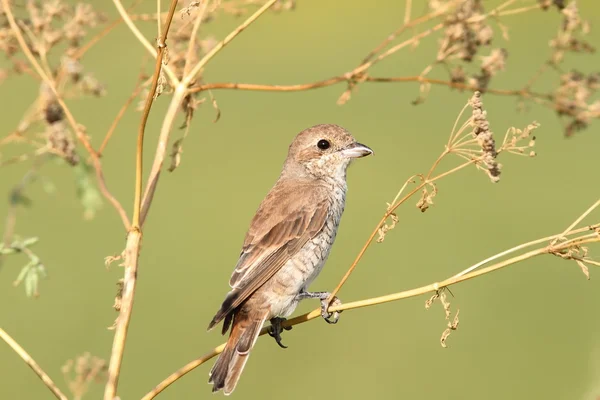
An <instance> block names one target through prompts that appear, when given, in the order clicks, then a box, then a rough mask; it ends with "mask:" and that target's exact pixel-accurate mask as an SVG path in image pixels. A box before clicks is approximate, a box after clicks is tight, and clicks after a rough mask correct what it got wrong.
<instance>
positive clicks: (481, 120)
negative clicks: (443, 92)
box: [469, 92, 500, 182]
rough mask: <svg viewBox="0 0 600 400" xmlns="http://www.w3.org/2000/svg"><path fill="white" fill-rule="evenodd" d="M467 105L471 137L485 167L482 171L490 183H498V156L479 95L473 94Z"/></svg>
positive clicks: (477, 93)
mask: <svg viewBox="0 0 600 400" xmlns="http://www.w3.org/2000/svg"><path fill="white" fill-rule="evenodd" d="M469 103H470V105H471V108H472V109H473V114H472V117H471V126H472V127H473V132H472V135H473V137H475V138H476V139H477V143H479V146H480V147H481V150H482V153H483V154H482V157H481V163H482V164H483V166H484V167H485V168H484V169H485V170H486V172H487V174H488V176H489V177H490V179H491V180H492V182H498V181H499V180H500V165H499V164H498V162H497V161H496V157H497V155H498V153H497V152H496V142H495V140H494V136H493V134H492V131H491V130H490V122H489V121H488V119H487V112H486V111H485V110H484V109H483V102H482V100H481V93H480V92H475V93H473V96H472V97H471V100H470V101H469Z"/></svg>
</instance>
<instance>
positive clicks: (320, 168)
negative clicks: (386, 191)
mask: <svg viewBox="0 0 600 400" xmlns="http://www.w3.org/2000/svg"><path fill="white" fill-rule="evenodd" d="M371 154H373V150H371V149H370V148H369V147H367V146H365V145H364V144H361V143H358V142H357V141H356V140H355V139H354V137H353V136H352V135H351V134H350V132H348V131H347V130H345V129H344V128H342V127H341V126H338V125H333V124H322V125H315V126H313V127H311V128H308V129H305V130H303V131H302V132H300V133H299V134H298V135H297V136H296V138H295V139H294V141H293V142H292V144H291V145H290V148H289V151H288V157H287V159H286V162H285V166H284V172H288V173H296V174H309V175H311V176H313V177H316V178H321V179H334V180H338V179H345V178H346V169H347V168H348V166H349V165H350V163H351V162H352V161H353V160H354V159H356V158H361V157H365V156H368V155H371Z"/></svg>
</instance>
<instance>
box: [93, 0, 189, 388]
mask: <svg viewBox="0 0 600 400" xmlns="http://www.w3.org/2000/svg"><path fill="white" fill-rule="evenodd" d="M176 7H177V0H171V6H170V8H169V14H168V15H167V20H166V21H165V27H164V29H163V33H162V36H161V37H160V39H159V42H158V44H157V47H158V51H157V57H156V66H155V70H154V75H153V77H152V83H151V88H150V91H149V92H148V97H147V99H146V104H145V106H144V111H143V114H142V121H141V123H140V128H139V132H138V140H137V149H136V170H135V195H134V205H133V218H132V226H131V229H130V230H129V233H128V235H127V245H126V247H125V273H124V278H123V281H124V284H123V293H122V304H121V309H120V311H119V316H118V318H117V326H116V329H115V337H114V339H113V346H112V351H111V356H110V362H109V366H108V381H107V383H106V387H105V390H104V400H113V399H114V398H115V397H116V395H117V386H118V383H119V376H120V373H121V364H122V361H123V353H124V351H125V342H126V339H127V331H128V329H129V322H130V321H131V314H132V312H133V299H134V296H135V288H136V284H137V270H138V265H139V253H140V244H141V240H142V231H141V227H140V208H141V202H142V201H141V199H142V167H143V164H142V156H143V145H144V132H145V129H146V122H147V120H148V115H149V114H150V109H151V107H152V103H153V101H154V94H155V92H156V88H157V86H158V78H159V76H160V71H161V67H162V58H163V54H164V51H165V48H166V43H165V42H166V40H167V34H168V32H169V28H170V26H171V21H172V19H173V14H174V13H175V8H176Z"/></svg>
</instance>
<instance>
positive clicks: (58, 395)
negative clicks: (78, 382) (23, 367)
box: [0, 328, 67, 400]
mask: <svg viewBox="0 0 600 400" xmlns="http://www.w3.org/2000/svg"><path fill="white" fill-rule="evenodd" d="M0 338H2V340H4V341H5V342H6V344H8V345H9V346H10V348H11V349H13V350H14V351H15V353H17V354H18V355H19V357H21V359H23V361H25V364H27V365H29V368H31V369H32V370H33V372H35V374H36V375H37V376H38V377H39V378H40V379H41V380H42V382H44V384H45V385H46V387H47V388H48V389H50V391H51V392H52V394H54V396H55V397H56V398H57V399H61V400H67V396H65V395H64V393H63V392H62V391H61V390H60V389H59V388H58V386H56V384H55V383H54V382H53V381H52V379H50V377H49V376H48V374H46V373H45V372H44V370H43V369H42V368H41V367H40V366H39V365H38V363H37V362H35V360H34V359H33V358H31V356H30V355H29V353H27V352H26V351H25V349H23V348H22V347H21V346H20V345H19V343H17V342H16V341H15V340H14V339H13V338H12V337H11V336H10V335H9V334H8V333H6V332H5V331H4V329H2V328H0Z"/></svg>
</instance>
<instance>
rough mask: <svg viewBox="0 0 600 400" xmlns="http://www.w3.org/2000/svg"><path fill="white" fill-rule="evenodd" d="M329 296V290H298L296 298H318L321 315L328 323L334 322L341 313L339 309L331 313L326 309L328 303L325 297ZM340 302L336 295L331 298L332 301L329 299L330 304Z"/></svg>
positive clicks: (337, 304)
mask: <svg viewBox="0 0 600 400" xmlns="http://www.w3.org/2000/svg"><path fill="white" fill-rule="evenodd" d="M329 296H331V293H329V292H306V291H302V292H300V293H299V294H298V300H304V299H319V300H321V317H323V319H324V320H325V321H326V322H327V323H328V324H336V323H337V322H338V320H339V319H340V313H341V311H335V312H333V313H330V312H328V311H327V309H328V308H329V304H330V303H329V302H328V301H327V299H328V298H329ZM341 304H342V302H341V301H340V299H338V298H337V297H336V296H334V297H333V299H332V301H331V305H332V306H339V305H341ZM332 317H333V318H332Z"/></svg>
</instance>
